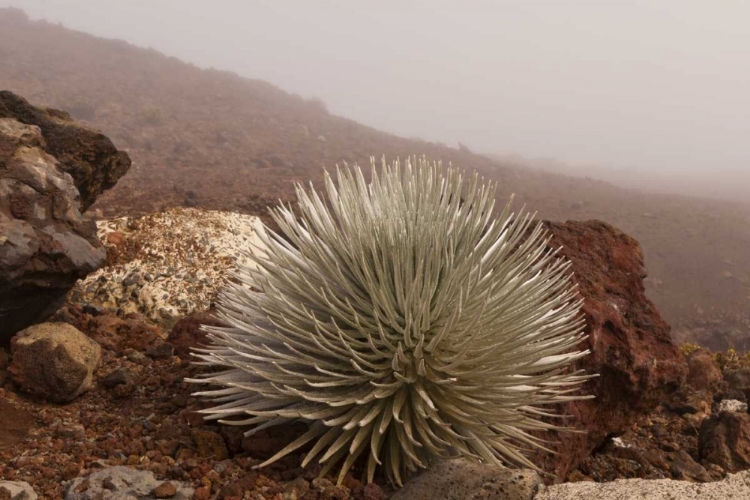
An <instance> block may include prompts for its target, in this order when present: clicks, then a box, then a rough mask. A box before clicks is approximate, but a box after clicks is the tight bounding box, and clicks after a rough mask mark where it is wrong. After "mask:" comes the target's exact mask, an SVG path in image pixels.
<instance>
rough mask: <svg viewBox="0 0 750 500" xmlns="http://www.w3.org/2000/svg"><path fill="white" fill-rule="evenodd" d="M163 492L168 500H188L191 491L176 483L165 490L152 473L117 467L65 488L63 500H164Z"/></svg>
mask: <svg viewBox="0 0 750 500" xmlns="http://www.w3.org/2000/svg"><path fill="white" fill-rule="evenodd" d="M172 490H173V491H172ZM166 491H169V492H170V494H171V496H169V497H168V498H171V499H173V500H189V499H191V498H193V492H194V490H193V488H191V487H189V486H188V485H186V484H185V483H182V482H178V481H170V482H169V485H168V486H165V483H164V481H158V480H157V479H156V478H155V477H154V474H153V472H149V471H141V470H136V469H131V468H130V467H124V466H117V467H107V468H105V469H103V470H100V471H97V472H94V473H93V474H91V475H89V476H88V477H86V478H82V477H79V478H77V479H76V480H74V481H73V482H71V483H70V485H69V486H68V488H67V490H66V493H65V500H93V499H95V498H107V499H111V500H126V499H132V498H139V499H144V500H147V499H155V498H167V497H165V496H163V494H164V493H165V492H166Z"/></svg>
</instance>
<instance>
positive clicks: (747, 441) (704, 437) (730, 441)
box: [698, 411, 750, 472]
mask: <svg viewBox="0 0 750 500" xmlns="http://www.w3.org/2000/svg"><path fill="white" fill-rule="evenodd" d="M698 451H699V453H700V457H701V462H702V463H703V464H704V465H706V464H715V465H718V466H719V467H721V468H722V469H724V470H725V471H727V472H739V471H742V470H746V469H748V468H750V415H748V414H747V413H739V412H731V411H723V412H721V413H718V414H713V415H711V416H710V417H709V418H707V419H706V420H704V421H703V425H701V428H700V435H699V437H698Z"/></svg>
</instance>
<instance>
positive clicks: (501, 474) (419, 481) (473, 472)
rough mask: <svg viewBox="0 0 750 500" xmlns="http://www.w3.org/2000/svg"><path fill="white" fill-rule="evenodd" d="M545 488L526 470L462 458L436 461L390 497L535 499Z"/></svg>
mask: <svg viewBox="0 0 750 500" xmlns="http://www.w3.org/2000/svg"><path fill="white" fill-rule="evenodd" d="M543 488H544V484H543V482H542V479H541V477H539V475H538V474H537V473H536V472H534V471H532V470H525V469H520V470H519V469H504V468H500V467H496V466H492V465H487V464H479V463H472V462H469V461H467V460H465V459H462V458H456V459H451V460H443V461H440V462H437V463H436V464H434V465H432V466H431V467H429V468H427V469H426V470H424V471H422V472H421V473H419V474H418V475H416V476H414V477H413V478H411V479H409V480H408V481H407V482H406V483H405V484H404V487H403V488H401V489H400V490H398V491H397V492H396V493H395V494H394V495H393V496H392V497H391V500H437V499H440V500H465V499H470V498H477V499H478V498H481V499H482V500H532V499H533V498H534V495H536V493H537V492H539V491H541V490H542V489H543Z"/></svg>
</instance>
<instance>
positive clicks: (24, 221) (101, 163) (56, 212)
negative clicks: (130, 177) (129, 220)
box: [0, 91, 130, 344]
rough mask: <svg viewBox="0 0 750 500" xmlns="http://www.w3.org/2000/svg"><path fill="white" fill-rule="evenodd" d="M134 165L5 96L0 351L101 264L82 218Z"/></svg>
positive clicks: (1, 114) (0, 115)
mask: <svg viewBox="0 0 750 500" xmlns="http://www.w3.org/2000/svg"><path fill="white" fill-rule="evenodd" d="M129 166H130V160H129V159H128V158H127V155H125V153H121V152H118V151H117V150H116V149H115V148H114V146H112V143H111V142H110V141H109V140H108V139H107V138H106V137H105V136H103V135H101V134H99V133H96V132H92V131H90V130H88V129H85V128H82V127H80V126H78V125H76V124H75V123H73V122H72V121H70V119H69V118H66V117H64V116H63V115H62V114H61V113H58V112H55V113H52V112H48V111H45V110H41V109H39V108H35V107H33V106H31V105H30V104H29V103H28V102H26V101H25V100H23V99H22V98H20V97H18V96H16V95H14V94H12V93H10V92H5V91H3V92H0V344H7V342H8V341H9V340H10V337H11V336H12V335H13V334H15V333H16V332H18V331H19V330H21V329H23V328H25V327H26V326H29V325H31V324H33V323H36V322H39V321H44V319H46V318H47V317H49V315H50V314H52V313H53V312H54V311H55V309H57V307H59V306H60V303H61V300H62V298H63V297H64V295H65V294H66V293H67V292H68V290H69V289H70V288H71V287H72V286H73V285H74V284H75V282H76V281H77V280H78V279H80V278H83V277H85V276H86V275H87V274H88V273H90V272H91V271H94V270H96V269H98V268H99V267H101V266H102V265H103V264H104V261H105V257H106V253H105V250H104V248H103V247H102V244H101V243H100V242H99V240H98V239H97V237H96V227H95V225H94V223H93V222H91V221H90V220H88V219H87V218H85V217H84V216H82V215H81V213H82V211H83V210H84V209H85V208H86V207H87V206H88V205H89V204H90V203H91V202H93V200H94V199H95V198H96V195H97V194H99V193H100V192H101V190H103V189H106V188H108V187H111V186H112V185H114V183H115V182H116V180H117V179H118V178H119V177H120V176H121V175H122V174H124V173H125V171H127V169H128V167H129ZM82 192H83V193H84V194H85V196H81V193H82Z"/></svg>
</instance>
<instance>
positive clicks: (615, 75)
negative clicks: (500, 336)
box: [0, 0, 750, 199]
mask: <svg viewBox="0 0 750 500" xmlns="http://www.w3.org/2000/svg"><path fill="white" fill-rule="evenodd" d="M0 6H15V7H19V8H22V9H24V10H25V11H26V12H27V13H28V14H29V15H30V16H31V17H33V18H36V19H38V18H44V19H47V20H49V21H52V22H61V23H62V24H63V25H65V26H66V27H69V28H73V29H78V30H82V31H86V32H89V33H92V34H95V35H99V36H105V37H110V38H121V39H125V40H127V41H129V42H131V43H134V44H137V45H140V46H150V47H153V48H155V49H157V50H160V51H162V52H164V53H166V54H168V55H174V56H177V57H179V58H180V59H183V60H186V61H190V62H193V63H195V64H197V65H199V66H201V67H215V68H219V69H227V70H232V71H235V72H237V73H239V74H241V75H243V76H248V77H251V78H259V79H263V80H267V81H270V82H271V83H273V84H275V85H278V86H279V87H281V88H283V89H285V90H287V91H290V92H296V93H299V94H301V95H303V96H305V97H317V98H320V99H322V100H323V101H324V102H325V103H326V105H327V106H328V109H329V110H330V111H331V112H332V113H335V114H339V115H342V116H346V117H349V118H353V119H355V120H357V121H359V122H362V123H364V124H367V125H371V126H374V127H376V128H379V129H382V130H386V131H389V132H393V133H396V134H399V135H403V136H407V137H419V138H422V139H426V140H433V141H443V142H446V143H448V144H453V145H455V144H456V143H457V141H460V142H461V143H463V144H466V145H467V146H468V147H470V148H471V149H472V150H474V151H478V152H484V153H492V154H500V155H520V156H521V157H526V158H553V159H555V160H558V161H560V162H564V163H566V164H569V165H573V166H575V167H571V168H572V170H575V171H576V173H580V172H579V170H580V171H583V172H584V173H585V171H586V168H583V169H580V168H578V167H577V166H580V165H584V166H589V165H591V166H595V167H596V169H595V171H596V172H598V173H599V174H601V175H600V176H602V177H607V175H610V173H612V172H614V173H615V174H616V175H617V176H620V177H622V176H623V172H625V173H626V174H628V173H633V177H632V178H631V180H632V181H633V182H634V183H635V184H639V185H641V186H642V187H648V186H649V185H650V186H651V187H654V188H659V189H661V186H662V184H663V186H669V185H670V184H673V183H675V182H678V180H679V181H680V182H682V183H683V184H684V186H683V187H684V188H685V189H686V190H688V189H689V190H692V191H696V190H697V191H699V192H700V193H704V194H711V195H719V196H721V195H727V196H731V197H733V198H734V199H742V198H744V197H745V196H746V194H745V193H748V194H747V197H749V198H750V29H748V28H747V24H748V19H750V3H748V2H744V1H736V2H729V1H716V2H706V1H705V0H701V1H687V0H669V1H668V0H662V1H657V2H654V1H645V0H644V1H635V0H630V1H620V0H611V1H607V0H596V1H594V0H591V1H575V2H574V1H565V0H548V1H534V0H525V1H523V0H517V1H502V0H487V1H472V0H460V1H459V0H455V1H444V0H315V1H311V0H296V1H274V0H269V1H228V0H224V1H220V0H219V1H213V2H207V1H205V0H148V1H145V0H128V1H124V0H0ZM587 168H588V167H587ZM615 174H613V175H615ZM652 174H653V175H652ZM625 177H627V175H625ZM719 177H721V178H719ZM648 179H662V180H661V181H656V180H654V181H649V180H648ZM659 182H661V183H662V184H659Z"/></svg>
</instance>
